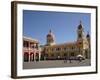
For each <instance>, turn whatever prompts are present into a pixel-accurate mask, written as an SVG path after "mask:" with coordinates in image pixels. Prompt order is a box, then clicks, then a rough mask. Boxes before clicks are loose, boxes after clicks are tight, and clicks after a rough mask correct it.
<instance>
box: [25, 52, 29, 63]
mask: <svg viewBox="0 0 100 80" xmlns="http://www.w3.org/2000/svg"><path fill="white" fill-rule="evenodd" d="M28 61H29V54H28V52H25V53H24V62H28Z"/></svg>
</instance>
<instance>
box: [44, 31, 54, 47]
mask: <svg viewBox="0 0 100 80" xmlns="http://www.w3.org/2000/svg"><path fill="white" fill-rule="evenodd" d="M46 37H47V44H46V45H47V46H51V45H54V44H55V37H54V34H53V33H52V31H51V30H50V31H49V33H48V34H47V36H46Z"/></svg>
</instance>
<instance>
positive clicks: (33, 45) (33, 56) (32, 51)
mask: <svg viewBox="0 0 100 80" xmlns="http://www.w3.org/2000/svg"><path fill="white" fill-rule="evenodd" d="M40 58H41V50H40V48H39V42H38V40H35V39H32V38H29V37H24V38H23V61H24V62H32V61H39V60H40Z"/></svg>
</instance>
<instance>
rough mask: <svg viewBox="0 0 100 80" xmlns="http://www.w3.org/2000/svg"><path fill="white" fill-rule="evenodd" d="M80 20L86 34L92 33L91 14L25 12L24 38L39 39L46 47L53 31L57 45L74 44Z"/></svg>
mask: <svg viewBox="0 0 100 80" xmlns="http://www.w3.org/2000/svg"><path fill="white" fill-rule="evenodd" d="M80 20H81V22H82V25H83V28H84V31H85V34H87V32H89V33H90V27H91V23H90V20H91V14H90V13H75V12H52V11H34V10H23V36H26V37H31V38H33V39H37V40H38V41H39V43H40V44H41V45H45V44H46V36H47V34H48V33H49V30H51V31H52V33H53V34H54V36H55V42H56V43H57V44H61V43H66V42H73V41H76V40H77V27H78V25H79V24H80Z"/></svg>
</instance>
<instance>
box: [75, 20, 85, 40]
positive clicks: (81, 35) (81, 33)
mask: <svg viewBox="0 0 100 80" xmlns="http://www.w3.org/2000/svg"><path fill="white" fill-rule="evenodd" d="M84 37H85V34H84V29H83V25H82V21H80V24H79V25H78V29H77V41H81V40H83V38H84Z"/></svg>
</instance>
